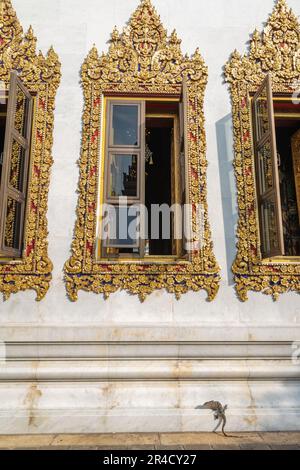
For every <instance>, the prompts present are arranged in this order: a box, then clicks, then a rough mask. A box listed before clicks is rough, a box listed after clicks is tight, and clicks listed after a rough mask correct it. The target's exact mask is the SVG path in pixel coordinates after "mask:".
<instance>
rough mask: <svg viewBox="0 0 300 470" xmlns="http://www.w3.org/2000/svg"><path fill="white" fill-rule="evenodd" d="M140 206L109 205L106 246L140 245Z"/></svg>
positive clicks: (105, 229)
mask: <svg viewBox="0 0 300 470" xmlns="http://www.w3.org/2000/svg"><path fill="white" fill-rule="evenodd" d="M139 212H140V210H139V207H138V206H130V207H128V206H109V207H108V211H107V220H106V222H107V223H106V227H105V228H104V231H105V238H106V242H105V246H110V247H114V246H123V247H133V246H138V239H139V225H140V221H139V219H140V217H139Z"/></svg>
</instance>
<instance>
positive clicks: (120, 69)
mask: <svg viewBox="0 0 300 470" xmlns="http://www.w3.org/2000/svg"><path fill="white" fill-rule="evenodd" d="M180 43H181V41H180V40H179V39H178V37H177V34H176V32H175V31H174V32H173V33H172V34H171V35H170V36H169V37H168V35H167V32H166V30H165V29H164V27H163V25H162V23H161V21H160V17H159V16H158V14H157V13H156V11H155V9H154V8H153V6H152V4H151V2H150V0H143V1H141V3H140V5H139V7H138V8H137V10H136V11H135V12H134V13H133V15H132V17H131V20H130V22H129V25H128V26H127V27H126V28H125V29H124V30H123V32H122V33H119V32H118V30H117V29H116V28H115V29H114V30H113V32H112V35H111V40H110V47H109V51H108V53H107V54H102V55H101V56H100V55H99V54H98V51H97V49H96V47H95V46H94V47H93V48H92V50H91V51H90V53H89V55H88V57H87V58H86V60H85V62H84V64H83V67H82V84H83V89H84V97H85V109H84V115H83V144H82V153H81V159H80V183H79V192H80V195H79V203H78V208H77V224H76V229H75V239H74V241H73V245H72V256H71V258H70V259H69V261H68V262H67V263H66V266H65V271H66V285H67V291H68V294H69V297H70V298H71V299H72V300H77V296H78V291H79V290H86V291H93V292H96V293H102V294H104V296H105V297H108V296H109V294H110V293H113V292H116V291H117V290H118V289H125V290H127V291H128V292H130V293H132V294H138V295H139V297H140V299H141V300H144V299H145V298H146V296H147V295H148V294H150V293H151V292H153V291H154V290H156V289H166V290H167V291H168V292H171V293H174V294H175V295H176V297H179V296H180V295H181V294H183V293H185V292H187V291H189V290H194V291H199V290H200V289H205V290H206V291H207V292H208V297H209V299H210V300H212V299H213V298H214V297H215V295H216V293H217V291H218V288H219V267H218V265H217V262H216V260H215V257H214V254H213V249H212V242H211V234H210V228H209V223H208V216H207V202H206V167H207V161H206V155H205V151H206V144H205V132H204V115H203V98H204V92H205V87H206V82H207V68H206V66H205V64H204V61H203V59H202V57H201V55H200V54H199V51H198V50H197V51H196V52H195V53H194V55H193V56H192V57H191V58H189V57H188V56H183V54H182V52H181V48H180ZM184 76H185V77H186V78H187V81H188V89H189V103H188V121H189V122H188V126H189V133H188V134H189V155H188V159H189V173H190V199H191V201H192V204H193V205H194V206H195V205H196V204H199V203H201V204H202V207H203V208H204V239H205V246H204V247H203V248H202V249H201V250H199V251H197V252H195V253H194V255H193V260H192V262H190V263H173V264H161V265H160V264H155V265H154V264H151V263H149V262H148V263H146V262H144V263H134V262H132V263H121V262H120V263H115V264H109V263H102V264H99V263H96V262H95V261H94V258H93V247H94V246H95V236H96V235H95V234H96V209H97V202H98V186H97V183H98V174H99V168H100V166H101V163H102V162H100V161H99V158H98V155H99V148H100V146H101V138H102V136H103V135H104V132H103V129H101V128H100V119H99V118H100V115H101V109H102V101H103V94H104V93H106V94H110V93H121V94H126V93H127V94H128V95H130V94H135V95H136V94H145V93H147V94H148V95H151V94H152V95H157V94H164V95H170V96H174V95H177V96H178V95H180V93H181V86H182V81H183V77H184ZM193 227H194V228H195V230H196V232H197V228H199V227H197V222H196V216H195V215H194V216H193ZM199 230H200V228H199Z"/></svg>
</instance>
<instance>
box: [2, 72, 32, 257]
mask: <svg viewBox="0 0 300 470" xmlns="http://www.w3.org/2000/svg"><path fill="white" fill-rule="evenodd" d="M18 88H19V90H20V91H21V92H22V93H23V96H24V98H25V101H24V109H23V112H24V116H23V119H24V122H23V125H24V127H25V128H26V137H23V136H22V135H21V133H20V131H18V130H17V129H16V125H15V123H16V120H17V119H18V116H17V90H18ZM26 100H28V101H27V103H28V104H27V105H25V102H26ZM26 108H27V109H26ZM20 111H21V113H22V109H21V110H20ZM25 113H26V114H27V115H25ZM32 113H33V97H32V95H31V94H30V93H29V91H28V90H27V89H26V87H25V86H24V85H23V83H22V81H21V80H20V78H19V77H18V75H17V73H16V72H12V73H11V78H10V86H9V99H8V107H7V119H6V130H5V144H4V160H3V168H2V177H1V186H0V201H1V207H0V256H1V257H7V258H21V256H22V250H23V243H24V239H23V237H24V223H25V215H26V201H27V189H28V173H29V160H30V150H31V132H32ZM19 114H20V112H19ZM19 118H20V119H22V116H19ZM14 144H18V145H19V146H20V150H21V149H22V150H23V152H24V155H15V156H14V155H13V152H16V149H15V145H14ZM18 159H20V160H21V159H22V160H23V162H18V161H17V160H18ZM14 160H15V167H16V166H19V165H20V166H19V168H15V173H16V172H17V173H18V174H17V175H16V178H17V179H19V180H22V183H21V185H22V187H16V186H19V182H18V181H16V184H15V185H14V184H12V176H11V173H12V171H13V169H12V165H13V161H14ZM19 173H21V174H19ZM14 179H15V178H14ZM9 200H11V201H14V202H15V207H16V204H19V205H20V206H19V207H20V215H19V221H18V220H16V218H17V210H16V209H15V214H14V218H15V220H12V221H11V227H10V229H11V230H14V226H16V230H17V233H11V234H10V237H11V238H16V239H17V241H18V243H17V245H18V246H17V247H9V246H7V243H6V240H7V233H6V228H7V219H8V217H9V214H8V213H7V211H8V201H9ZM12 241H13V240H12Z"/></svg>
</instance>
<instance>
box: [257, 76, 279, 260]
mask: <svg viewBox="0 0 300 470" xmlns="http://www.w3.org/2000/svg"><path fill="white" fill-rule="evenodd" d="M263 90H265V92H266V96H265V98H262V93H263ZM259 100H264V101H265V106H266V111H267V113H266V117H265V119H266V121H265V123H264V124H265V126H266V127H267V129H266V131H265V132H263V133H262V134H261V133H260V132H259V129H260V125H261V119H260V118H259V107H258V101H259ZM252 105H253V120H254V126H253V128H254V136H253V141H254V150H255V157H256V158H255V167H256V190H257V205H258V213H259V221H260V242H261V253H262V256H263V257H264V258H271V257H274V256H284V239H283V225H282V212H281V198H280V187H279V172H278V164H277V144H276V130H275V118H274V105H273V93H272V78H271V75H270V74H269V73H268V74H267V75H266V78H265V79H264V81H263V83H262V85H261V86H260V88H259V90H258V91H257V93H256V94H255V96H254V98H253V101H252ZM264 152H267V157H266V159H265V158H264V156H263V155H264ZM266 173H267V174H266ZM268 173H270V175H269V177H268ZM269 180H270V183H269V185H268V183H267V182H268V181H269ZM268 204H269V205H270V206H273V207H274V212H275V218H274V229H273V231H274V235H273V243H272V244H271V240H270V238H271V237H270V235H269V233H268V232H269V231H270V228H269V227H268V226H267V223H266V222H267V220H268V218H267V216H264V212H265V211H266V209H265V207H266V205H268Z"/></svg>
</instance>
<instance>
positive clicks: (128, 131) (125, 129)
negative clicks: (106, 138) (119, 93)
mask: <svg viewBox="0 0 300 470" xmlns="http://www.w3.org/2000/svg"><path fill="white" fill-rule="evenodd" d="M138 115H139V106H138V105H123V104H115V105H113V118H112V133H113V135H112V143H113V145H131V146H134V145H138V140H139V139H138Z"/></svg>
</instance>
